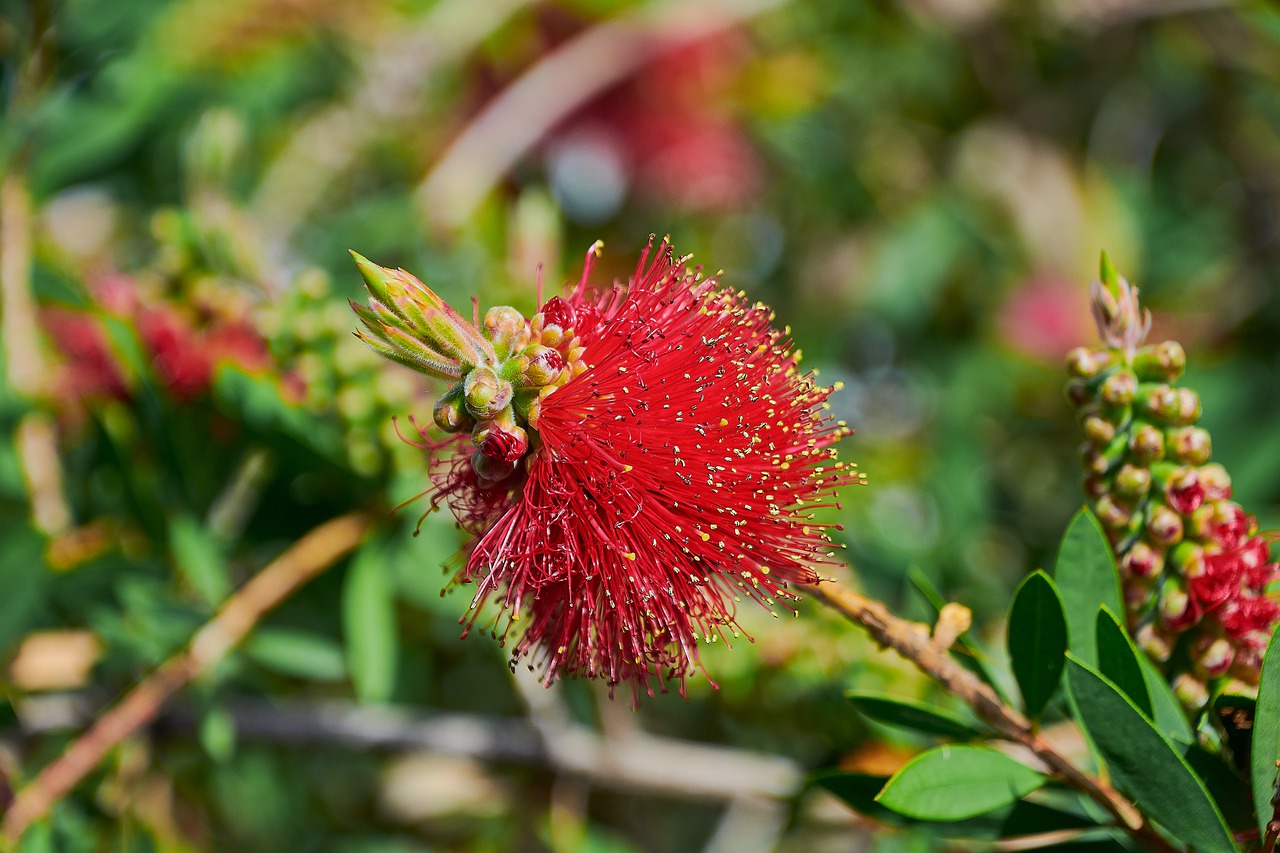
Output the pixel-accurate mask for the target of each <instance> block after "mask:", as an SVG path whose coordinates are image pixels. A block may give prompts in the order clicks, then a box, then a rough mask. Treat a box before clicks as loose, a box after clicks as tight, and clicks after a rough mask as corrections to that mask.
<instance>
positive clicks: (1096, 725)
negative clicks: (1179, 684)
mask: <svg viewBox="0 0 1280 853" xmlns="http://www.w3.org/2000/svg"><path fill="white" fill-rule="evenodd" d="M1067 683H1068V685H1069V686H1070V689H1071V695H1072V697H1073V698H1074V699H1075V702H1076V705H1077V707H1078V708H1079V712H1080V723H1081V725H1082V726H1083V727H1084V728H1085V730H1086V731H1087V732H1088V734H1089V736H1090V738H1091V739H1092V740H1093V742H1094V744H1095V745H1096V746H1097V748H1098V751H1099V752H1100V753H1101V754H1102V757H1103V759H1105V761H1106V763H1107V770H1108V772H1109V773H1110V774H1111V778H1112V780H1113V781H1114V782H1115V785H1116V787H1117V788H1119V789H1120V790H1122V791H1124V792H1125V793H1127V794H1128V795H1129V796H1130V797H1132V798H1133V799H1134V801H1135V802H1136V803H1137V804H1138V807H1139V808H1141V809H1142V811H1144V812H1145V813H1146V814H1148V815H1149V816H1150V817H1151V818H1152V819H1153V820H1155V821H1157V822H1158V823H1160V824H1161V825H1162V826H1164V828H1165V829H1167V830H1169V832H1171V833H1172V834H1173V835H1174V836H1175V837H1176V838H1177V839H1178V840H1179V841H1182V842H1183V843H1186V844H1189V845H1191V846H1193V847H1195V848H1196V850H1197V851H1199V853H1235V849H1236V848H1235V844H1234V843H1233V842H1232V840H1231V831H1230V830H1229V829H1228V828H1227V825H1226V822H1225V821H1224V820H1223V817H1222V813H1221V812H1219V811H1218V807H1217V806H1216V805H1215V804H1214V802H1213V800H1212V798H1210V796H1209V793H1208V791H1206V790H1205V787H1204V784H1203V783H1202V782H1201V781H1200V779H1199V777H1197V776H1196V775H1195V773H1194V772H1192V770H1191V767H1190V766H1189V765H1188V764H1187V762H1186V760H1184V759H1183V757H1182V755H1181V754H1180V753H1179V752H1178V750H1176V749H1175V748H1174V746H1173V745H1172V744H1171V743H1169V741H1168V740H1167V739H1166V738H1165V737H1164V735H1162V734H1160V732H1159V731H1158V730H1157V729H1156V727H1155V725H1154V724H1153V723H1152V722H1151V720H1150V719H1148V718H1147V716H1146V715H1145V714H1143V713H1142V711H1140V710H1138V708H1137V706H1136V705H1134V704H1133V702H1131V701H1130V700H1129V698H1128V697H1127V696H1125V695H1124V693H1123V692H1121V690H1120V688H1118V687H1117V686H1116V685H1115V683H1114V682H1112V681H1111V680H1110V679H1108V678H1107V677H1106V676H1104V675H1102V674H1101V673H1100V672H1098V671H1097V670H1096V669H1094V668H1093V667H1092V666H1090V665H1089V664H1087V663H1085V662H1084V661H1082V660H1080V659H1079V658H1078V657H1076V656H1075V655H1073V654H1071V653H1068V654H1067Z"/></svg>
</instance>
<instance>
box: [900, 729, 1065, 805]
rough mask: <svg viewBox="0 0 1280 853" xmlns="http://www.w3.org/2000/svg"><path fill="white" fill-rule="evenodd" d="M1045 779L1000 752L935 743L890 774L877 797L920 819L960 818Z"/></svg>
mask: <svg viewBox="0 0 1280 853" xmlns="http://www.w3.org/2000/svg"><path fill="white" fill-rule="evenodd" d="M1045 781H1046V778H1045V776H1044V775H1043V774H1041V773H1037V772H1036V771H1035V770H1032V769H1031V768H1030V767H1028V766H1026V765H1025V764H1022V763H1021V762H1018V761H1015V760H1014V759H1012V758H1010V757H1009V756H1007V755H1005V754H1004V753H1002V752H996V751H995V750H993V749H988V748H987V747H983V746H940V747H938V748H937V749H931V750H929V751H928V752H925V753H923V754H921V755H917V756H916V757H915V758H913V759H912V760H911V761H909V762H908V763H907V764H906V766H904V767H903V768H902V769H901V770H899V771H898V772H897V773H895V774H893V777H892V778H891V779H890V780H889V782H888V784H886V785H885V786H884V790H883V791H881V792H880V794H879V796H877V797H876V801H877V802H879V803H880V804H881V805H883V806H885V807H887V808H890V809H893V810H894V811H896V812H898V813H899V814H903V815H906V816H907V817H914V818H917V819H919V820H964V819H965V818H971V817H976V816H977V815H980V814H986V813H987V812H990V811H994V810H995V809H998V808H1001V807H1003V806H1008V805H1012V804H1013V803H1015V802H1017V801H1018V800H1020V799H1022V798H1023V797H1025V796H1026V795H1027V794H1030V793H1031V792H1032V791H1034V790H1036V789H1037V788H1039V787H1040V786H1041V785H1043V784H1044V783H1045Z"/></svg>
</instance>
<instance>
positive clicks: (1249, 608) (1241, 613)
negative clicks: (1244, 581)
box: [1217, 594, 1280, 637]
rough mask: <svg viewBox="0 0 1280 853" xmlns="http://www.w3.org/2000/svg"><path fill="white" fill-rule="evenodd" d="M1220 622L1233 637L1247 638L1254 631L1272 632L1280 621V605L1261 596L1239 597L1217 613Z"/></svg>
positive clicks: (1242, 595)
mask: <svg viewBox="0 0 1280 853" xmlns="http://www.w3.org/2000/svg"><path fill="white" fill-rule="evenodd" d="M1217 617H1218V621H1219V622H1220V623H1221V624H1222V627H1223V628H1224V629H1225V630H1226V632H1227V633H1228V634H1229V635H1231V636H1232V637H1245V636H1246V635H1248V634H1250V633H1251V632H1254V631H1264V632H1266V633H1268V634H1269V633H1270V632H1271V626H1272V625H1274V624H1275V623H1276V621H1277V620H1280V604H1277V603H1276V602H1274V601H1272V600H1271V599H1269V598H1265V597H1263V596H1260V595H1244V594H1241V595H1237V596H1236V597H1235V598H1233V599H1232V600H1231V601H1229V602H1227V603H1226V604H1225V605H1223V607H1222V609H1221V610H1220V611H1218V613H1217Z"/></svg>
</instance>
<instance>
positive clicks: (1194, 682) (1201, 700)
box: [1173, 672, 1209, 714]
mask: <svg viewBox="0 0 1280 853" xmlns="http://www.w3.org/2000/svg"><path fill="white" fill-rule="evenodd" d="M1173 695H1175V696H1177V697H1178V701H1179V702H1181V703H1182V707H1183V708H1185V709H1186V710H1187V711H1188V712H1189V713H1192V714H1199V713H1200V711H1202V710H1203V709H1204V706H1205V705H1207V704H1209V688H1208V687H1206V686H1205V683H1204V682H1203V681H1201V680H1200V679H1198V678H1196V677H1195V676H1194V675H1191V674H1190V673H1187V672H1184V673H1183V674H1182V675H1179V676H1178V677H1177V678H1176V679H1174V681H1173Z"/></svg>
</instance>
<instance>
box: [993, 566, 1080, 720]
mask: <svg viewBox="0 0 1280 853" xmlns="http://www.w3.org/2000/svg"><path fill="white" fill-rule="evenodd" d="M1007 643H1008V646H1009V660H1010V663H1011V664H1012V666H1013V676H1014V678H1016V679H1017V680H1018V687H1019V688H1020V689H1021V690H1022V702H1023V706H1024V707H1025V708H1026V711H1027V715H1028V716H1029V717H1031V718H1032V719H1037V718H1039V716H1040V714H1041V712H1043V711H1044V706H1045V705H1047V704H1048V703H1049V700H1050V699H1052V698H1053V694H1054V692H1055V691H1056V690H1057V689H1058V682H1059V681H1060V680H1061V679H1062V668H1063V667H1064V666H1066V658H1065V657H1064V655H1065V654H1066V651H1067V619H1066V616H1065V615H1064V614H1063V612H1062V600H1061V598H1059V596H1058V590H1057V588H1056V587H1055V586H1054V583H1053V581H1052V580H1051V579H1050V578H1049V576H1048V575H1046V574H1045V573H1044V572H1043V571H1040V570H1039V569H1037V570H1036V571H1034V572H1032V573H1031V574H1030V575H1028V576H1027V578H1026V579H1025V580H1024V581H1023V582H1022V584H1021V585H1020V586H1019V587H1018V591H1017V592H1016V593H1014V596H1013V604H1012V606H1011V607H1010V608H1009V630H1008V634H1007Z"/></svg>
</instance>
